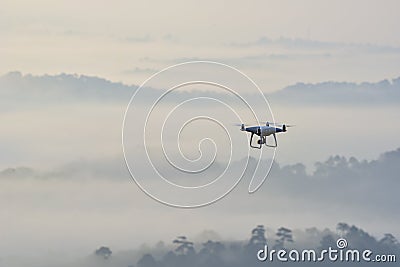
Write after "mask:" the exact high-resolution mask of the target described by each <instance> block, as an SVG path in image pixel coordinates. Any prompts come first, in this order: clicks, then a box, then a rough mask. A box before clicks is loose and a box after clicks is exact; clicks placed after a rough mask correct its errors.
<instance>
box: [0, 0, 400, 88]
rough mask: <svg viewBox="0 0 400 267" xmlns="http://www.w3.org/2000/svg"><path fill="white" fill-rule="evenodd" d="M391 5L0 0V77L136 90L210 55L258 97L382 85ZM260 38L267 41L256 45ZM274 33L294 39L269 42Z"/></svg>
mask: <svg viewBox="0 0 400 267" xmlns="http://www.w3.org/2000/svg"><path fill="white" fill-rule="evenodd" d="M399 5H400V4H399V2H398V1H384V2H382V1H246V3H244V2H242V1H240V2H239V1H219V2H217V1H201V2H198V1H167V2H163V1H159V2H157V1H112V2H109V1H84V2H82V1H3V2H2V3H1V4H0V33H1V39H2V40H1V43H2V44H1V46H0V57H1V58H2V62H1V64H0V73H2V74H4V73H7V72H9V71H14V70H18V71H21V72H23V73H33V74H38V75H41V74H44V73H48V74H58V73H62V72H66V73H78V74H87V75H96V76H101V77H104V78H107V79H110V80H112V81H122V82H124V83H127V84H140V83H141V82H143V80H145V79H146V78H147V77H149V76H150V75H151V74H154V73H155V72H156V71H157V70H160V69H163V68H165V67H167V66H170V65H171V64H174V63H177V62H183V61H187V60H190V59H210V60H215V61H220V62H222V63H227V64H231V65H233V66H235V67H238V68H239V69H241V70H243V71H245V72H246V73H247V74H248V75H249V76H251V77H252V78H254V79H255V80H256V81H257V82H258V83H260V86H261V87H262V88H263V90H264V91H273V90H278V89H281V88H282V87H284V86H287V85H289V84H292V83H295V82H299V81H304V82H318V81H326V80H339V81H355V82H361V81H365V80H368V81H378V80H382V79H385V78H389V79H390V78H395V77H397V74H398V73H399V72H398V70H399V69H400V63H399V62H400V60H399V59H400V58H399V57H400V50H399V47H400V34H399V29H398V25H399V18H398V12H397V11H398V10H399ZM265 37H267V38H270V39H271V40H273V41H275V42H272V43H269V44H256V42H257V41H258V40H260V38H265ZM281 37H283V38H288V39H296V41H293V40H292V41H293V42H290V40H289V41H288V40H287V39H285V40H286V41H283V42H277V40H279V38H281ZM297 39H300V41H299V40H297ZM301 40H302V41H301ZM304 41H305V42H304ZM311 41H316V42H317V43H315V42H311ZM321 42H322V43H321ZM367 44H369V46H366V45H367ZM394 48H395V49H394Z"/></svg>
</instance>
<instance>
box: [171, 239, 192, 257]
mask: <svg viewBox="0 0 400 267" xmlns="http://www.w3.org/2000/svg"><path fill="white" fill-rule="evenodd" d="M173 243H174V244H178V246H177V247H176V249H175V251H176V252H177V253H178V254H180V255H188V254H193V253H194V248H193V242H190V241H188V240H187V238H186V236H178V237H177V238H176V239H175V240H174V241H173Z"/></svg>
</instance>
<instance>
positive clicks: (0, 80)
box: [0, 72, 400, 105]
mask: <svg viewBox="0 0 400 267" xmlns="http://www.w3.org/2000/svg"><path fill="white" fill-rule="evenodd" d="M137 88H138V86H137V85H125V84H123V83H120V82H112V81H109V80H106V79H103V78H99V77H96V76H86V75H77V74H65V73H62V74H58V75H47V74H46V75H43V76H34V75H30V74H26V75H23V74H21V73H20V72H10V73H8V74H5V75H2V76H0V96H1V98H2V99H3V100H5V101H6V102H5V103H4V105H7V102H9V100H11V101H12V100H17V101H27V102H34V101H35V99H40V100H43V101H45V100H49V101H54V100H57V101H68V100H79V101H98V100H102V101H107V102H108V101H117V102H119V101H124V102H126V101H129V99H130V98H131V96H132V94H133V92H134V91H135V90H136V89H137ZM146 90H147V92H148V94H158V93H157V92H158V90H160V89H154V88H146ZM182 94H193V96H199V95H200V94H201V93H200V92H198V91H192V92H185V93H182ZM212 94H220V93H217V92H215V93H213V92H211V95H212ZM242 95H243V96H244V97H258V96H253V95H246V94H242ZM265 96H266V97H267V99H268V100H269V101H273V102H275V101H276V102H278V103H287V104H297V105H302V104H311V105H320V104H321V105H325V104H335V105H336V104H338V105H342V104H343V105H349V104H361V105H373V104H384V105H386V104H397V103H399V102H400V77H398V78H394V79H391V80H387V79H385V80H382V81H379V82H376V83H371V82H363V83H350V82H335V81H327V82H321V83H314V84H313V83H297V84H294V85H290V86H287V87H285V88H283V89H281V90H278V91H275V92H273V93H266V94H265ZM0 102H3V101H1V99H0ZM2 104H3V103H2Z"/></svg>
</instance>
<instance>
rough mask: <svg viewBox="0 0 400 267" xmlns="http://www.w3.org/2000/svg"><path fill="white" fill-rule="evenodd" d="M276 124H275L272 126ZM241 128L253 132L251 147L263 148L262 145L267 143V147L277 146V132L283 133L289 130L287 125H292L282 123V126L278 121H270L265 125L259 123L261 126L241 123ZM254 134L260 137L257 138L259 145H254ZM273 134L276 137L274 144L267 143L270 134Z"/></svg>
mask: <svg viewBox="0 0 400 267" xmlns="http://www.w3.org/2000/svg"><path fill="white" fill-rule="evenodd" d="M271 125H274V126H275V127H274V126H271ZM240 126H241V127H240V130H241V131H246V132H249V133H251V137H250V147H252V148H258V149H261V148H262V145H265V146H267V147H277V146H278V142H277V141H276V134H277V133H283V132H286V131H287V127H291V126H292V125H286V124H282V125H281V126H280V127H277V126H278V124H276V123H270V122H267V123H266V124H265V125H259V126H251V127H245V125H244V124H241V125H240ZM254 135H257V136H259V137H260V139H258V140H257V144H258V146H254V145H253V137H254ZM271 135H272V136H273V138H274V143H273V144H268V143H267V137H268V136H271Z"/></svg>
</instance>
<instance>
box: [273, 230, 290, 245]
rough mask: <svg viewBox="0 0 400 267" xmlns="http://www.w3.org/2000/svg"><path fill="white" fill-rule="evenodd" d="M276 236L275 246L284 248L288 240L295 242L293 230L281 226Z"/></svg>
mask: <svg viewBox="0 0 400 267" xmlns="http://www.w3.org/2000/svg"><path fill="white" fill-rule="evenodd" d="M276 236H277V237H278V238H277V239H276V242H275V248H277V249H282V248H284V247H285V244H287V243H288V242H291V243H292V242H293V235H292V230H290V229H288V228H285V227H281V228H279V229H278V231H277V233H276Z"/></svg>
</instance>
